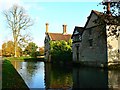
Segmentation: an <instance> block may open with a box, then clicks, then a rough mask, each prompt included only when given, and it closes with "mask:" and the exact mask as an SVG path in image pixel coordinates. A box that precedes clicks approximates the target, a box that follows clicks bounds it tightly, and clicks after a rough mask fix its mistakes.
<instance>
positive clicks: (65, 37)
mask: <svg viewBox="0 0 120 90" xmlns="http://www.w3.org/2000/svg"><path fill="white" fill-rule="evenodd" d="M48 35H49V37H50V40H52V41H57V40H65V41H69V39H70V38H71V34H62V33H48Z"/></svg>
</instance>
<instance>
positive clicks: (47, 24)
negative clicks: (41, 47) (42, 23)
mask: <svg viewBox="0 0 120 90" xmlns="http://www.w3.org/2000/svg"><path fill="white" fill-rule="evenodd" d="M48 26H49V23H46V33H48Z"/></svg>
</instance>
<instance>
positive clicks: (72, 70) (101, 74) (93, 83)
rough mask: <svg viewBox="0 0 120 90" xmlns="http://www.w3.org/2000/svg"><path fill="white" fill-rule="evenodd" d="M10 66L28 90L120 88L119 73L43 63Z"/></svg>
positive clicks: (20, 63) (13, 62)
mask: <svg viewBox="0 0 120 90" xmlns="http://www.w3.org/2000/svg"><path fill="white" fill-rule="evenodd" d="M12 64H13V65H14V67H15V68H16V70H17V71H18V73H19V74H20V75H21V76H22V78H23V79H24V81H25V82H26V84H27V86H28V87H29V88H30V89H34V88H41V89H67V90H68V89H74V88H106V89H107V88H114V89H116V88H118V89H119V88H120V71H115V70H104V69H100V68H90V67H72V66H67V65H52V64H50V63H44V62H19V61H12Z"/></svg>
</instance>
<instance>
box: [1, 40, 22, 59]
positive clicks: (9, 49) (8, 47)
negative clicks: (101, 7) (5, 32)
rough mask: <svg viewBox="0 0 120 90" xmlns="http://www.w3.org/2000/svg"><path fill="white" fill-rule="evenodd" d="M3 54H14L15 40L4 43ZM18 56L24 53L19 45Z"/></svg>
mask: <svg viewBox="0 0 120 90" xmlns="http://www.w3.org/2000/svg"><path fill="white" fill-rule="evenodd" d="M2 55H3V56H9V57H10V56H14V55H15V53H14V42H13V41H8V42H5V43H3V44H2ZM16 55H17V56H21V55H22V49H21V48H20V47H19V46H18V49H17V52H16Z"/></svg>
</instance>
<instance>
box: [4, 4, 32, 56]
mask: <svg viewBox="0 0 120 90" xmlns="http://www.w3.org/2000/svg"><path fill="white" fill-rule="evenodd" d="M3 14H4V16H5V18H6V22H7V25H8V27H9V28H10V29H11V31H12V35H13V40H14V53H15V57H17V49H18V45H19V46H22V45H23V46H24V43H27V42H28V40H29V38H28V36H29V35H27V34H24V35H23V34H22V31H24V30H26V29H28V28H29V27H30V26H32V25H33V22H32V20H31V18H30V17H29V16H28V15H27V14H26V12H25V9H24V8H23V7H20V6H17V5H14V6H13V7H12V8H10V9H9V10H7V11H4V12H3Z"/></svg>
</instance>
